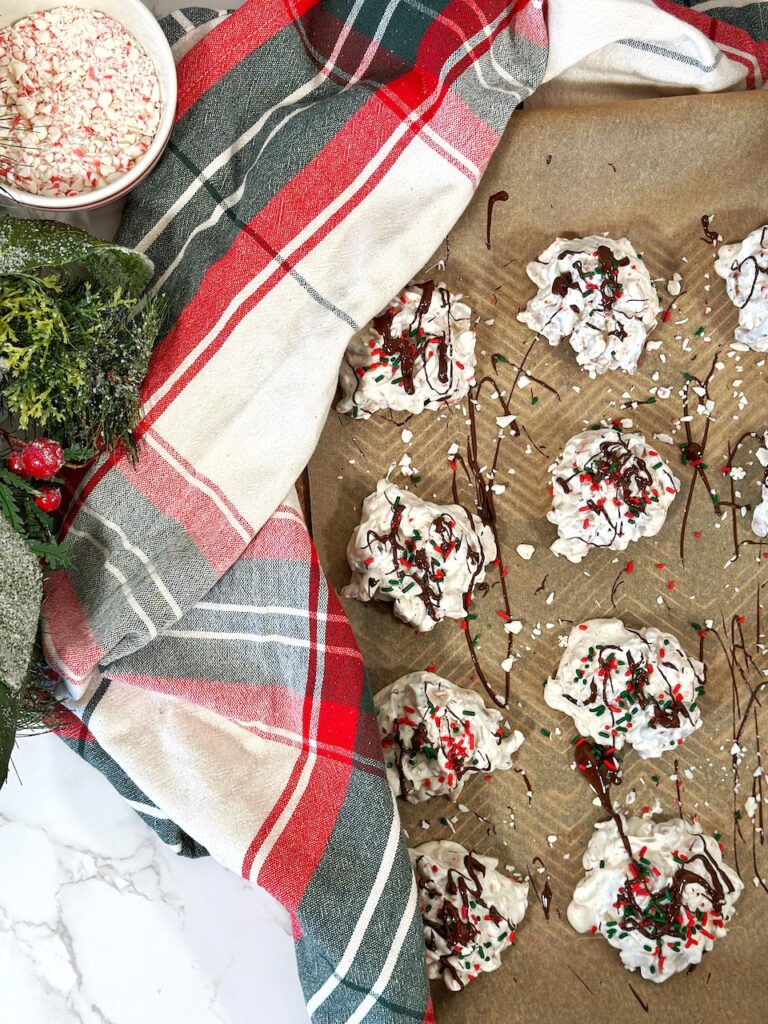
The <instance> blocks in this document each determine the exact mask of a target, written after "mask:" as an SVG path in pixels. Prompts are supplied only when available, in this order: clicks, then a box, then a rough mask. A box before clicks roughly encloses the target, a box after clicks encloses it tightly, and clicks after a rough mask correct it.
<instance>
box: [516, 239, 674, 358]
mask: <svg viewBox="0 0 768 1024" xmlns="http://www.w3.org/2000/svg"><path fill="white" fill-rule="evenodd" d="M527 273H528V277H529V278H530V279H531V280H532V281H533V283H534V284H535V285H537V287H538V289H539V290H538V292H537V294H536V295H535V296H534V297H533V298H532V299H531V300H530V302H529V303H528V305H527V307H526V309H525V310H524V311H523V312H521V313H519V314H518V320H521V321H522V322H523V323H525V324H527V325H528V326H529V327H530V328H531V329H532V330H534V331H537V332H538V333H539V334H541V335H543V336H544V337H545V338H546V339H547V340H548V341H549V343H550V345H558V344H559V343H560V341H562V339H563V338H568V339H569V341H570V344H571V348H572V349H573V350H574V352H575V353H576V362H577V363H578V364H579V366H582V367H583V368H584V369H585V370H587V372H588V373H589V375H590V376H591V377H595V376H597V375H598V374H602V373H605V372H606V371H607V370H624V371H625V372H626V373H634V372H635V370H636V369H637V364H638V361H639V359H640V356H641V355H642V352H643V349H644V347H645V342H646V338H647V336H648V333H649V331H651V330H653V328H654V327H655V326H656V323H657V319H658V315H659V311H660V307H659V299H658V296H657V294H656V289H655V288H654V286H653V282H652V281H651V277H650V274H649V273H648V270H647V268H646V266H645V263H643V261H642V259H641V258H640V257H639V256H638V254H637V252H635V249H634V246H633V245H632V243H631V242H630V241H628V239H626V238H620V239H618V240H615V239H612V238H605V237H602V236H600V235H590V236H589V237H588V238H572V239H566V238H556V239H555V240H554V242H552V244H551V245H550V246H549V247H548V248H547V249H545V250H544V252H543V253H542V254H541V255H540V256H539V258H538V259H537V260H534V261H533V262H532V263H529V264H528V267H527Z"/></svg>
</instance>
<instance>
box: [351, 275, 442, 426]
mask: <svg viewBox="0 0 768 1024" xmlns="http://www.w3.org/2000/svg"><path fill="white" fill-rule="evenodd" d="M412 287H414V288H419V289H421V298H420V299H419V303H418V305H417V307H416V310H415V311H414V315H413V318H412V319H411V321H410V323H409V325H408V327H407V329H406V330H403V331H402V332H401V333H400V334H398V333H397V332H395V330H394V321H395V317H396V316H397V315H398V313H399V312H401V307H398V306H394V305H393V306H389V308H388V309H385V310H383V311H382V312H381V313H379V314H378V315H377V316H375V317H374V318H373V320H372V321H371V328H372V329H373V331H374V332H375V333H376V334H378V335H380V337H381V342H380V343H379V344H378V345H376V344H375V342H373V341H372V342H371V348H370V358H371V359H372V360H373V361H372V362H371V363H370V364H369V365H367V366H362V365H361V366H357V367H356V366H354V365H353V363H352V362H351V361H350V359H349V357H348V356H345V357H344V358H345V362H346V364H347V367H348V368H349V370H350V372H351V373H352V374H353V375H354V376H355V379H356V384H355V388H354V391H353V392H352V396H351V399H352V403H353V408H355V407H356V406H357V404H358V394H359V392H360V388H361V386H362V383H363V378H364V377H365V375H366V374H370V373H376V372H377V371H378V370H380V369H381V368H382V367H387V368H388V370H389V372H390V373H391V374H393V377H392V380H391V383H392V384H394V385H397V386H400V387H402V389H403V391H404V392H405V394H406V395H413V394H415V393H416V376H417V374H419V372H421V373H422V375H423V379H424V381H425V383H426V387H427V388H429V390H430V391H431V392H432V393H433V396H434V397H431V398H430V399H429V401H431V402H436V403H437V402H448V401H450V400H451V398H452V393H453V390H454V365H455V364H454V359H453V338H452V324H453V322H454V318H453V313H452V311H451V296H450V293H449V292H448V290H447V289H446V288H440V289H439V290H438V294H439V297H440V308H441V309H443V310H445V311H446V321H447V328H446V330H445V331H444V332H435V331H434V330H432V329H431V327H430V322H431V321H430V320H425V317H427V314H428V313H429V310H430V309H431V308H432V305H433V300H434V296H435V283H434V281H423V282H421V283H419V284H414V285H413V286H412ZM431 319H434V317H433V318H431ZM355 415H356V413H355Z"/></svg>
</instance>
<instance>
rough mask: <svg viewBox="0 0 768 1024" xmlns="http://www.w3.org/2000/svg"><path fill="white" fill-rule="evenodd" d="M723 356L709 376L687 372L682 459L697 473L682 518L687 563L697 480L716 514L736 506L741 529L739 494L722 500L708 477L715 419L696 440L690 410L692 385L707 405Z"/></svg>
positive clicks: (682, 550)
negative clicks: (710, 428)
mask: <svg viewBox="0 0 768 1024" xmlns="http://www.w3.org/2000/svg"><path fill="white" fill-rule="evenodd" d="M719 358H720V353H719V352H715V356H714V359H713V360H712V365H711V367H710V369H709V372H708V373H707V375H706V377H703V378H701V377H696V376H694V375H693V374H690V373H688V374H686V377H685V384H684V386H683V415H682V417H681V418H682V421H683V425H684V427H685V438H686V439H685V443H683V444H681V445H680V458H681V459H682V462H683V464H684V465H688V466H690V467H691V468H692V469H693V471H694V473H693V476H692V477H691V482H690V484H689V486H688V495H687V497H686V499H685V508H684V509H683V518H682V521H681V523H680V560H681V561H682V562H683V563H684V562H685V537H686V531H687V529H688V519H689V517H690V514H691V506H692V504H693V492H694V489H695V487H696V482H697V480H699V479H701V482H702V483H703V485H704V487H705V488H706V491H707V494H708V495H709V499H710V501H711V502H712V507H713V509H714V512H715V515H716V516H722V514H723V511H724V509H726V508H732V509H733V513H734V514H733V517H732V518H733V520H734V530H737V526H736V519H737V518H738V517H737V515H736V512H737V510H738V509H739V508H741V507H742V506H740V505H738V504H737V503H736V501H735V496H734V495H733V493H732V494H731V501H721V500H720V498H719V497H718V494H717V491H716V490H715V488H714V487H713V486H712V484H711V483H710V481H709V478H708V476H707V464H706V462H705V461H704V459H705V453H706V448H707V441H708V439H709V426H710V422H711V421H710V419H709V417H707V418H706V419H705V421H704V430H703V432H702V435H701V437H700V438H699V440H696V439H695V438H694V436H693V430H692V428H691V422H692V419H693V417H692V416H691V413H690V403H691V399H690V391H691V388H692V387H696V388H698V393H697V398H698V400H699V402H700V403H701V404H705V403H706V402H708V401H709V397H710V396H709V386H710V384H711V383H712V378H713V376H714V373H715V369H716V367H717V363H718V360H719ZM747 436H748V435H743V436H742V437H741V438H740V439H739V442H737V447H738V444H740V443H741V441H743V440H744V439H745V438H746V437H747ZM729 451H730V446H729ZM734 452H735V449H734ZM732 457H733V453H731V458H732ZM729 465H730V461H729ZM735 536H736V534H735ZM736 555H737V556H738V541H737V544H736Z"/></svg>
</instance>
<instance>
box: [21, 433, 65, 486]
mask: <svg viewBox="0 0 768 1024" xmlns="http://www.w3.org/2000/svg"><path fill="white" fill-rule="evenodd" d="M21 459H22V465H23V466H24V469H25V470H26V472H27V473H28V474H29V476H34V477H37V478H38V479H39V480H50V479H51V477H52V476H56V474H57V473H58V472H59V470H60V469H61V467H62V466H63V465H64V452H63V451H62V450H61V445H60V444H59V443H58V441H49V440H48V438H47V437H38V438H37V440H36V441H30V442H29V444H28V445H26V447H25V448H23V449H22V453H21Z"/></svg>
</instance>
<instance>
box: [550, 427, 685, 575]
mask: <svg viewBox="0 0 768 1024" xmlns="http://www.w3.org/2000/svg"><path fill="white" fill-rule="evenodd" d="M549 472H550V474H551V483H550V495H551V498H552V509H551V511H550V512H549V513H548V514H547V519H548V520H549V521H550V522H551V523H554V524H555V525H556V526H557V532H558V537H557V540H555V542H554V543H553V544H552V546H551V548H552V551H553V552H554V553H555V554H556V555H564V556H565V557H566V558H567V559H568V560H569V561H571V562H580V561H581V560H582V558H584V556H585V555H586V554H587V552H588V551H589V549H590V548H593V547H601V548H609V549H610V550H612V551H623V550H624V549H625V548H626V547H627V546H628V545H629V544H630V542H631V541H636V540H639V539H640V538H641V537H652V536H654V535H655V534H657V533H658V532H659V530H660V529H661V528H662V526H663V525H664V521H665V519H666V516H667V509H668V508H669V506H670V505H671V504H672V502H673V501H674V499H675V497H676V495H677V493H678V491H679V489H680V481H679V480H678V479H677V478H676V477H675V476H674V475H673V473H672V471H671V470H670V469H669V467H668V466H667V464H666V463H665V462H664V460H663V459H662V457H661V456H660V455H659V453H658V451H656V450H655V449H654V448H653V447H651V446H650V445H648V444H647V443H646V441H645V438H644V437H642V435H640V434H635V433H627V432H624V431H623V430H622V428H621V425H620V424H618V423H617V424H616V425H614V426H612V427H603V428H596V429H594V430H586V431H583V432H582V433H580V434H576V435H575V436H574V437H572V438H571V439H570V440H569V441H568V443H567V444H566V446H565V448H564V449H563V452H562V454H561V455H560V457H559V459H558V460H557V462H555V463H554V464H553V465H552V466H550V470H549Z"/></svg>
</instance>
